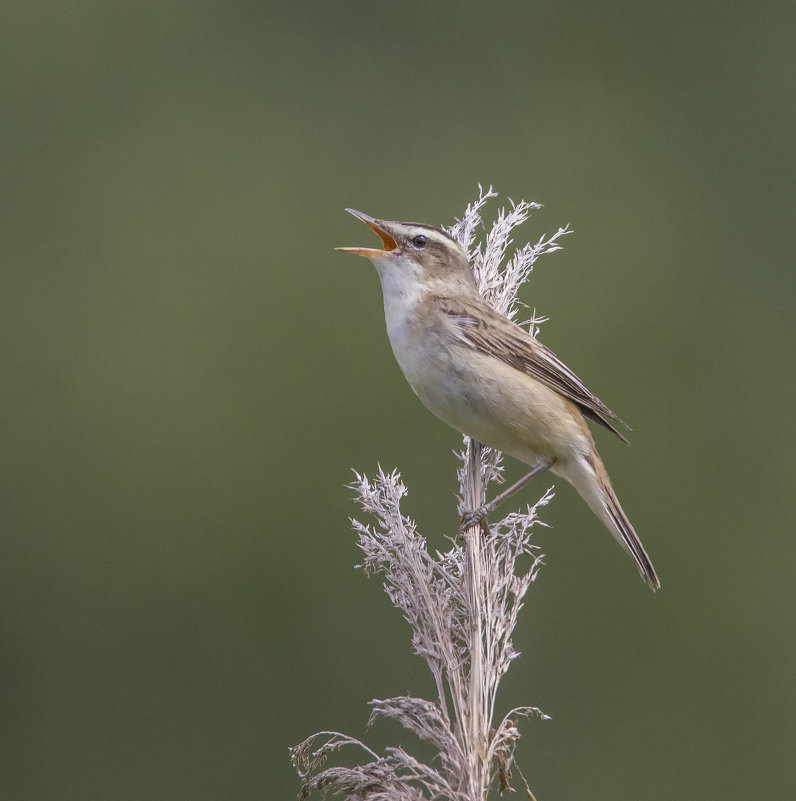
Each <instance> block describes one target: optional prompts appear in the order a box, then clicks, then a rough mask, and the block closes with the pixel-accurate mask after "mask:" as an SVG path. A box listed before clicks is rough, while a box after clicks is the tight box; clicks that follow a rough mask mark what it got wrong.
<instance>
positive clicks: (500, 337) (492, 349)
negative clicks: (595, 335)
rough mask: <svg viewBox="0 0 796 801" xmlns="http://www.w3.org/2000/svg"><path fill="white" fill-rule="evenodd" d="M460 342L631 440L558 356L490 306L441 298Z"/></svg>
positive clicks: (617, 418) (623, 438)
mask: <svg viewBox="0 0 796 801" xmlns="http://www.w3.org/2000/svg"><path fill="white" fill-rule="evenodd" d="M437 304H438V306H439V308H440V309H441V310H442V311H443V312H444V313H445V314H446V315H448V318H449V319H450V321H451V322H452V323H453V325H454V330H455V333H456V336H457V337H458V339H459V341H460V342H462V343H463V344H466V345H468V346H469V347H472V348H476V349H477V350H479V351H481V352H482V353H486V354H488V355H490V356H493V357H494V358H496V359H500V360H501V361H503V362H505V363H506V364H508V365H510V366H511V367H513V368H515V369H516V370H519V371H520V372H523V373H525V374H526V375H528V376H530V377H531V378H535V379H536V380H537V381H539V382H541V383H542V384H544V385H545V386H547V387H549V388H550V389H552V390H553V391H554V392H558V393H559V394H560V395H563V396H564V397H565V398H568V399H569V400H571V401H572V402H573V403H574V404H575V405H576V406H577V407H578V408H579V409H580V411H581V412H582V413H583V414H584V415H585V416H586V417H589V418H591V419H592V420H595V421H596V422H598V423H600V425H603V426H605V428H607V429H608V430H609V431H612V432H613V433H614V434H616V436H617V437H619V439H621V440H622V441H623V442H627V438H626V437H625V436H624V435H623V434H622V433H621V432H620V431H618V430H617V429H616V427H615V426H614V425H613V424H612V422H611V421H614V422H616V423H619V424H620V425H623V426H624V427H625V428H628V429H629V428H630V427H629V426H628V425H627V423H625V422H624V420H622V419H621V418H620V417H619V416H618V415H616V414H614V412H612V411H611V410H610V409H609V408H608V407H607V406H606V405H605V404H604V403H603V402H602V401H601V400H600V399H599V398H598V397H597V396H596V395H594V393H592V392H591V391H590V390H589V389H588V388H587V387H586V385H585V384H584V383H583V382H582V381H581V380H580V379H579V378H578V377H577V376H576V375H575V373H573V372H572V370H570V369H569V367H567V366H566V365H565V364H564V362H562V361H561V359H559V358H558V356H556V355H555V353H553V351H551V350H550V349H549V348H547V347H545V345H543V344H542V343H541V342H539V341H538V340H537V339H535V338H534V337H532V336H531V335H530V334H529V333H528V332H527V331H523V329H522V328H520V327H519V326H518V325H516V324H515V323H513V322H511V320H508V319H507V318H505V317H503V316H502V315H501V314H498V312H496V311H495V310H494V309H493V308H492V307H491V306H489V305H487V304H486V303H482V302H478V301H472V300H464V299H460V298H456V299H452V298H442V297H440V298H438V299H437Z"/></svg>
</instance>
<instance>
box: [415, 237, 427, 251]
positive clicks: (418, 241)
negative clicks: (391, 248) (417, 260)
mask: <svg viewBox="0 0 796 801" xmlns="http://www.w3.org/2000/svg"><path fill="white" fill-rule="evenodd" d="M427 242H428V237H426V236H423V234H418V235H417V236H416V237H414V238H413V239H412V244H413V245H414V246H415V247H417V248H424V247H425V246H426V243H427Z"/></svg>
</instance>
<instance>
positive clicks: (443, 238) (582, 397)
mask: <svg viewBox="0 0 796 801" xmlns="http://www.w3.org/2000/svg"><path fill="white" fill-rule="evenodd" d="M346 211H347V212H349V213H350V214H353V215H354V216H355V217H357V218H358V219H360V220H361V221H362V222H364V223H365V224H366V225H368V226H369V227H370V228H371V229H372V230H373V231H374V232H375V233H376V234H378V236H379V237H380V239H381V242H382V247H381V248H369V247H342V248H336V249H337V250H341V251H344V252H347V253H353V254H356V255H358V256H364V257H365V258H367V259H369V260H370V261H371V262H372V263H373V265H374V267H375V268H376V272H377V273H378V276H379V279H380V281H381V287H382V294H383V299H384V316H385V321H386V326H387V336H388V338H389V340H390V344H391V346H392V350H393V353H394V355H395V359H396V361H397V362H398V365H399V367H400V368H401V371H402V372H403V374H404V376H405V377H406V380H407V381H408V383H409V386H410V387H411V388H412V390H413V391H414V393H415V394H416V395H417V397H418V398H419V399H420V401H421V402H422V403H423V405H424V406H426V408H427V409H428V410H429V411H431V412H432V413H433V414H434V415H436V417H438V418H439V419H440V420H442V421H443V422H444V423H447V424H448V425H449V426H451V427H452V428H454V429H456V430H457V431H460V432H461V433H463V434H466V435H467V436H469V437H471V438H472V439H475V440H477V441H479V442H481V443H483V444H484V445H487V446H489V447H491V448H496V449H498V450H500V451H502V452H503V453H506V454H509V455H510V456H512V457H513V458H515V459H517V460H519V461H521V462H524V463H525V464H527V465H529V466H530V467H531V468H532V469H531V471H530V473H528V475H527V476H525V477H524V478H523V479H521V480H520V481H519V482H517V483H516V484H515V485H514V486H513V487H511V488H509V490H507V491H505V492H504V493H501V495H500V496H498V498H497V499H495V501H497V502H500V501H502V500H504V499H505V497H506V496H507V495H508V494H510V493H511V492H513V491H515V490H516V489H519V487H520V486H522V485H524V483H526V482H527V480H529V479H530V478H531V477H532V476H534V475H537V474H539V473H541V472H543V471H545V470H550V471H551V472H552V473H554V474H555V475H557V476H560V477H561V478H563V479H565V480H566V481H567V482H569V484H571V485H572V486H573V487H574V488H575V490H576V491H577V493H578V494H579V495H580V497H581V498H582V499H583V500H584V501H585V502H586V504H587V505H588V506H589V508H590V509H591V511H592V512H593V513H594V514H595V515H596V516H597V517H598V518H599V519H600V520H601V521H602V523H603V524H604V525H605V527H606V528H607V529H608V530H609V531H610V532H611V534H612V535H613V536H614V538H615V539H616V541H617V542H618V543H619V544H620V545H621V546H622V548H624V550H625V551H626V552H627V553H628V554H629V555H630V557H631V558H632V559H633V560H634V562H635V564H636V567H637V568H638V572H639V574H640V575H641V577H642V578H643V579H644V581H645V582H646V583H647V585H648V586H649V587H650V589H652V590H653V591H655V590H657V589H659V588H660V580H659V579H658V575H657V573H656V572H655V568H654V567H653V564H652V561H651V560H650V558H649V556H648V555H647V552H646V551H645V550H644V546H643V545H642V543H641V540H640V539H639V537H638V535H637V534H636V532H635V530H634V528H633V526H632V524H631V523H630V520H629V519H628V517H627V515H626V514H625V512H624V511H623V509H622V507H621V505H620V503H619V500H618V498H617V496H616V493H615V492H614V489H613V487H612V485H611V480H610V478H609V477H608V472H607V471H606V469H605V466H604V464H603V461H602V459H601V458H600V455H599V454H598V452H597V448H596V446H595V444H594V439H593V438H592V435H591V432H590V430H589V427H588V425H587V423H586V419H585V418H589V419H590V420H592V421H594V422H596V423H598V424H600V425H601V426H603V427H604V428H606V429H608V430H609V431H611V432H612V433H613V434H615V435H616V436H618V437H619V438H620V439H621V440H623V441H625V442H627V439H626V438H625V436H624V435H623V434H622V433H621V431H620V430H619V429H618V426H619V425H622V426H626V424H625V423H624V422H623V421H622V420H621V419H620V418H619V417H618V416H617V415H616V414H614V412H612V411H611V410H610V409H609V408H608V407H607V406H606V405H605V404H604V403H603V402H602V401H601V400H599V398H597V397H596V396H595V395H594V394H593V393H592V392H591V391H590V390H589V389H587V387H586V386H585V384H584V383H583V381H581V380H580V379H579V378H578V377H577V376H576V375H575V373H573V372H572V370H570V369H569V368H568V367H567V366H566V365H565V364H564V363H563V362H562V361H561V360H560V359H559V358H558V357H557V356H556V355H555V354H554V353H553V352H552V351H551V350H550V349H549V348H547V347H546V346H545V345H544V344H542V343H541V342H540V341H539V340H538V339H537V338H536V337H534V336H532V335H531V334H530V333H529V332H528V331H526V330H525V329H523V328H521V327H520V326H519V325H517V324H516V323H514V322H513V321H511V320H509V319H508V318H507V317H505V316H504V315H502V314H500V313H499V312H498V311H497V310H495V309H494V308H492V306H490V305H489V304H488V303H487V302H486V301H485V300H484V298H483V297H482V296H481V294H480V293H479V291H478V288H477V285H476V282H475V278H474V275H473V271H472V268H471V267H470V263H469V261H468V258H467V255H466V254H465V252H464V250H462V248H461V247H460V245H459V244H458V243H457V242H456V240H455V239H453V237H451V236H450V235H448V234H447V233H446V232H445V231H443V230H441V229H440V228H436V227H434V226H431V225H426V224H423V223H416V222H397V221H391V220H382V219H378V218H375V217H371V216H369V215H367V214H364V213H363V212H360V211H356V210H355V209H346ZM495 501H493V502H492V503H491V504H487V506H486V507H482V508H481V510H474V513H475V514H476V515H479V514H480V515H481V516H482V517H485V515H486V513H487V512H488V511H491V510H492V509H494V508H495V506H496V503H495Z"/></svg>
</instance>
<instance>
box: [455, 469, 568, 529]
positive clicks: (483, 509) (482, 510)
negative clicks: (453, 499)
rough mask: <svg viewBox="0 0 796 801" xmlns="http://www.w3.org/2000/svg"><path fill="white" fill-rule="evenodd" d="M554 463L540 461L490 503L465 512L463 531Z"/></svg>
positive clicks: (478, 521) (483, 517) (462, 520)
mask: <svg viewBox="0 0 796 801" xmlns="http://www.w3.org/2000/svg"><path fill="white" fill-rule="evenodd" d="M552 465H553V462H552V461H550V462H539V463H538V464H536V465H534V467H533V469H532V470H530V471H529V472H528V473H526V474H525V475H524V476H523V477H522V478H521V479H519V481H515V482H514V483H513V484H512V485H511V486H510V487H508V488H507V489H504V490H503V492H501V493H499V494H498V495H496V496H495V497H494V498H492V500H491V501H489V503H486V504H484V505H483V506H479V507H478V508H477V509H473V510H472V511H470V512H465V513H464V514H463V515H462V519H461V525H462V531H464V530H465V529H468V528H470V526H474V525H475V524H476V523H484V522H485V521H486V517H487V515H489V514H490V513H492V512H494V511H495V509H497V508H498V506H500V504H501V503H503V502H504V501H507V500H508V499H509V498H510V497H511V496H512V495H514V494H515V493H517V492H519V491H520V490H521V489H522V488H523V487H524V486H525V485H526V484H528V483H529V482H530V480H531V479H532V478H533V477H534V476H538V475H539V473H544V471H545V470H549V469H550V468H551V467H552Z"/></svg>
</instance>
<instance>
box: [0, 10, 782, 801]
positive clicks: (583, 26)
mask: <svg viewBox="0 0 796 801" xmlns="http://www.w3.org/2000/svg"><path fill="white" fill-rule="evenodd" d="M2 16H3V26H2V28H3V33H2V36H3V39H4V41H3V46H2V61H3V63H2V70H1V71H0V82H2V87H3V90H2V98H3V99H2V118H3V122H4V125H3V129H4V133H3V136H2V145H1V146H2V148H3V151H4V158H3V167H2V170H3V177H2V202H3V221H4V225H3V228H4V232H3V267H2V280H3V289H2V305H3V309H2V317H1V319H0V325H1V326H2V341H3V348H2V359H3V364H2V372H1V373H0V374H1V375H2V388H3V392H2V399H3V413H2V428H1V429H0V430H2V453H3V459H2V465H3V468H2V472H3V479H2V499H0V515H1V516H2V522H1V526H2V528H1V529H0V543H1V544H2V559H0V610H1V611H0V621H1V625H2V631H1V633H0V648H1V649H2V661H1V662H0V666H1V668H0V670H1V673H0V694H1V697H2V708H1V709H0V721H2V722H1V723H0V731H1V732H2V749H0V788H2V795H3V797H4V798H9V799H12V798H13V799H19V801H23V800H24V801H27V800H28V799H37V800H38V799H75V800H77V799H80V800H81V801H82V800H84V799H103V800H104V799H113V800H114V801H116V799H130V800H133V799H144V798H146V799H153V800H154V799H170V800H171V799H192V800H194V799H196V800H203V799H220V798H223V799H258V798H260V799H262V798H266V799H271V798H274V799H277V798H279V799H286V798H291V797H293V795H294V794H295V792H296V790H297V782H296V779H295V776H294V774H293V772H292V769H291V767H290V764H289V761H288V755H287V748H288V746H289V745H291V744H294V743H296V742H298V741H299V740H301V739H303V738H304V737H305V736H306V735H308V734H310V733H311V732H313V731H316V730H318V729H324V728H336V729H340V730H343V731H347V732H350V733H352V734H355V735H359V736H362V735H363V734H365V731H364V726H365V721H366V719H367V715H368V708H367V706H366V702H367V701H368V700H369V699H371V698H373V697H385V696H387V695H390V694H396V693H403V692H411V693H414V694H419V695H422V694H428V693H430V692H431V682H430V680H429V678H428V676H427V675H426V670H425V667H424V665H423V664H422V662H421V661H420V660H419V659H418V658H417V657H415V656H413V655H412V654H411V653H410V649H409V647H408V639H409V638H408V631H407V628H406V625H405V624H404V623H403V621H402V620H401V618H400V615H399V614H398V613H397V612H396V611H395V610H393V609H391V608H390V606H389V604H388V602H387V599H386V597H385V596H384V595H383V593H382V592H381V589H380V587H379V582H378V581H368V580H367V579H366V578H365V577H364V576H363V575H362V574H361V573H360V572H358V571H355V570H354V567H353V565H354V564H355V563H356V562H357V561H358V558H359V553H358V551H357V549H356V547H355V545H354V541H355V539H354V536H353V534H352V532H351V531H350V527H349V525H348V522H347V517H348V516H349V515H352V514H355V513H356V510H355V507H354V505H353V503H352V500H351V494H350V492H349V491H348V490H346V489H345V488H344V485H345V484H346V483H347V482H348V481H349V480H350V478H351V473H350V469H351V468H352V467H355V468H357V469H361V470H365V471H371V472H372V471H373V470H374V469H375V467H376V465H377V463H381V464H382V465H384V466H385V467H389V468H391V467H393V466H397V467H399V468H400V469H401V471H402V473H403V475H404V477H405V480H406V481H407V483H408V485H409V487H410V493H411V494H410V497H409V499H408V504H407V509H408V510H409V511H410V512H411V513H412V514H414V515H416V516H417V518H418V520H419V521H420V524H421V528H422V530H423V531H424V532H425V533H426V534H427V536H428V537H429V538H430V539H431V541H432V543H433V544H435V545H441V544H443V543H444V540H443V539H442V535H443V534H444V533H450V532H451V531H452V530H453V528H454V526H455V523H456V517H455V502H454V499H453V494H452V493H453V491H454V489H455V475H454V470H455V466H456V463H455V460H454V457H453V456H452V450H453V449H454V448H456V447H457V446H458V442H459V438H458V437H457V435H456V434H455V433H453V432H452V431H450V430H448V429H446V428H445V427H444V426H443V425H442V424H441V423H438V422H437V421H436V420H435V419H434V418H432V417H431V416H430V415H429V414H428V413H427V412H426V411H425V410H424V409H423V408H422V407H421V405H420V404H419V402H417V401H416V399H415V398H414V396H413V395H412V394H411V392H410V390H409V389H408V388H407V386H406V385H405V383H404V380H403V378H402V376H401V375H400V373H399V370H398V368H397V367H396V365H395V363H394V361H393V358H392V355H391V353H390V351H389V345H388V343H387V339H386V335H385V333H384V323H383V317H382V310H381V295H380V289H379V286H378V281H377V278H376V275H375V272H374V271H373V270H372V268H371V267H370V265H369V264H368V263H367V262H365V261H363V260H357V259H354V258H352V257H349V256H345V255H343V254H339V253H334V252H333V251H332V247H333V246H335V245H358V244H372V242H373V241H374V240H375V238H374V237H373V236H372V234H370V233H369V232H368V231H367V230H366V229H365V228H364V227H363V226H361V224H359V223H358V222H356V221H355V220H354V219H352V218H350V217H348V216H347V215H346V214H345V213H344V211H343V208H344V207H345V206H354V207H356V208H360V209H363V210H364V211H367V212H369V213H372V214H375V215H378V216H384V217H387V218H392V219H416V220H422V221H426V222H431V223H438V224H439V223H445V224H450V223H452V222H453V220H454V217H456V216H460V215H461V213H462V212H463V210H464V207H465V205H466V203H467V202H468V201H469V200H472V199H474V197H475V196H476V194H477V183H478V182H479V181H480V182H483V183H484V184H485V185H488V184H490V183H491V184H494V186H495V187H496V188H497V189H498V190H499V191H500V192H501V198H502V200H501V201H500V202H505V199H506V198H507V197H514V198H520V197H523V198H526V199H528V200H536V201H540V202H542V203H544V204H545V208H544V209H543V210H542V211H540V212H539V213H538V214H536V216H535V217H534V219H533V220H532V221H531V222H530V223H528V224H527V225H526V226H525V229H523V230H521V231H520V232H519V233H518V239H519V242H520V243H522V242H524V241H526V240H528V239H534V240H535V239H537V238H538V237H539V236H540V235H541V234H543V233H545V232H548V233H549V232H552V231H553V230H555V229H556V228H557V227H558V226H559V225H562V224H565V223H567V222H569V223H571V224H572V226H573V228H574V229H575V234H574V235H573V236H570V237H568V238H567V239H566V240H565V246H566V249H565V250H564V251H563V253H560V254H556V255H554V256H549V257H546V258H544V259H543V260H542V261H541V262H540V263H539V265H538V267H537V271H536V272H535V274H534V276H533V278H532V281H531V283H530V285H529V286H527V287H526V289H525V291H524V294H523V299H524V300H525V301H526V302H527V303H528V304H529V305H531V306H536V308H537V309H538V310H539V312H540V313H544V314H547V315H549V316H550V317H551V321H550V322H549V323H547V324H546V325H545V326H544V327H543V330H542V339H543V340H544V341H545V342H546V343H547V344H548V345H550V346H551V347H552V348H553V349H554V350H555V351H556V352H558V353H559V355H561V356H562V358H564V359H565V361H567V362H568V363H569V364H570V365H571V366H572V367H573V368H574V369H575V370H576V371H577V372H578V373H580V374H581V376H582V377H583V378H584V380H585V381H586V382H587V383H588V384H589V386H590V387H592V388H593V389H594V390H595V391H596V392H597V393H598V394H599V395H600V397H601V398H602V399H603V400H604V401H606V402H607V403H608V404H609V405H610V406H611V407H612V408H614V409H615V410H616V411H617V412H618V413H620V414H621V415H622V416H623V417H624V418H626V419H627V420H628V421H629V422H630V423H631V424H632V425H633V428H634V432H633V437H632V439H633V445H632V448H630V449H628V448H625V447H623V446H622V445H621V444H620V443H619V442H617V441H614V440H612V439H611V438H610V437H608V436H603V435H602V433H601V432H597V433H596V436H597V438H598V444H599V446H600V448H601V451H602V454H603V457H604V459H605V461H606V463H607V464H608V467H609V469H610V471H611V474H612V476H613V479H614V483H615V486H616V487H617V489H618V492H619V495H620V497H621V498H622V499H623V503H624V505H625V508H626V509H627V511H628V513H629V514H630V516H631V518H632V519H633V520H634V522H635V525H636V527H637V529H638V531H639V532H640V534H641V536H642V538H643V540H644V542H645V544H646V545H647V547H648V549H649V551H650V553H651V554H652V556H653V557H654V559H655V563H656V566H657V567H658V570H659V572H660V574H661V577H662V581H663V589H662V591H661V592H660V593H659V594H658V595H657V596H653V595H652V594H651V593H650V592H649V591H648V590H647V589H646V588H645V587H644V585H643V584H642V583H641V581H639V579H638V577H637V575H636V573H635V570H634V568H633V566H632V564H631V562H630V561H629V560H628V559H627V558H626V557H625V556H624V555H623V554H622V552H621V551H620V550H619V549H618V548H617V547H616V545H615V544H614V543H613V541H612V540H611V538H610V537H609V536H608V535H607V534H606V532H605V531H604V530H603V529H602V528H601V526H600V525H599V523H597V521H596V520H595V519H593V518H592V517H591V516H590V514H589V512H588V510H587V509H586V507H585V505H584V504H582V502H580V501H579V500H578V499H577V497H576V496H575V495H574V493H573V492H572V491H571V490H570V489H569V488H568V487H566V486H561V487H560V488H559V489H560V491H559V493H558V497H557V498H556V500H555V502H554V503H553V505H552V506H551V507H549V508H548V509H547V510H546V513H545V517H546V519H547V521H548V522H549V523H551V524H552V526H553V528H551V529H545V530H541V531H540V532H539V534H538V541H539V543H540V544H541V545H542V546H543V549H544V551H545V553H546V554H547V563H548V566H547V567H546V568H545V569H544V571H543V572H542V574H541V576H540V578H539V580H538V581H537V583H536V584H535V585H534V586H533V588H532V591H531V593H530V595H529V597H528V602H527V604H526V609H525V610H524V613H523V617H522V619H521V623H520V627H519V630H518V633H517V646H518V647H519V649H520V650H521V651H522V652H523V655H522V658H521V659H520V660H519V661H518V662H516V663H515V665H514V667H513V668H512V670H511V672H510V673H509V675H508V676H507V678H506V680H505V683H504V689H503V694H502V698H501V702H502V709H503V710H504V711H505V709H508V708H509V707H510V706H514V705H516V704H520V703H532V704H537V705H539V706H540V707H542V709H544V710H545V711H546V712H547V713H548V714H550V715H551V716H552V717H553V720H552V721H551V722H549V723H531V724H528V726H527V728H526V736H525V737H524V739H523V741H522V743H521V745H520V751H519V764H520V766H521V768H522V770H523V772H524V773H525V774H526V776H527V777H528V779H529V781H530V783H531V786H532V787H533V789H534V791H535V793H536V795H537V797H538V798H539V799H540V801H555V799H574V798H590V799H620V798H622V799H624V798H627V799H640V798H643V799H671V798H685V799H697V798H698V799H742V798H743V799H746V798H765V799H790V798H793V793H794V778H796V777H795V776H794V766H793V754H794V751H796V733H795V732H794V725H795V724H794V721H796V708H795V707H794V691H793V678H794V673H795V672H796V648H795V647H794V637H793V611H794V592H793V589H792V587H793V572H794V567H795V566H796V541H795V540H794V536H793V535H794V524H795V523H796V513H795V512H794V478H796V476H795V475H794V473H796V470H795V469H794V468H795V464H794V447H793V446H794V433H795V432H794V423H793V396H794V391H795V390H796V379H795V377H794V369H793V365H794V357H793V347H794V333H795V332H794V324H793V302H794V279H793V266H794V265H793V252H794V244H795V242H794V239H796V237H795V235H794V232H795V227H794V222H793V216H794V187H795V186H796V176H794V170H793V145H794V141H796V124H795V123H796V103H794V97H795V96H796V95H795V94H794V93H795V92H796V58H794V54H793V41H794V33H796V24H794V23H795V22H796V15H795V14H794V7H793V5H792V4H789V3H784V2H774V1H773V0H764V1H763V2H754V3H751V2H746V3H744V2H730V3H726V2H697V3H695V2H693V0H689V2H685V0H675V2H674V3H667V4H663V5H661V4H653V3H632V2H613V3H607V4H604V3H599V4H598V3H593V4H589V3H580V2H575V1H574V0H570V2H506V3H500V4H491V3H484V2H481V3H470V2H461V3H453V2H435V3H420V2H415V3H409V2H405V3H392V4H387V3H384V4H380V3H364V2H337V3H288V2H283V3H276V2H244V1H241V2H234V1H233V2H226V3H221V2H193V3H188V2H176V1H175V0H165V1H164V0H157V2H154V1H153V0H145V1H144V2H139V3H135V4H133V3H127V4H124V3H102V2H98V1H97V0H83V1H82V2H79V1H76V2H66V3H65V2H59V3H42V2H27V3H21V2H12V3H7V4H5V6H4V10H3V13H2ZM497 207H498V203H496V202H494V201H493V202H492V204H491V206H490V207H489V210H488V212H487V214H492V213H494V211H495V209H496V208H497ZM517 472H518V468H517V466H516V465H513V466H512V474H516V473H517ZM548 483H549V482H548V481H546V480H542V481H541V482H540V484H539V485H537V487H536V488H534V489H532V490H529V491H528V493H527V495H526V496H524V497H525V499H527V500H531V499H533V498H534V497H536V496H537V495H538V494H539V493H541V491H542V489H543V488H544V487H546V486H547V484H548ZM367 736H368V737H369V738H370V739H371V740H372V742H373V743H375V744H376V745H377V746H382V745H384V744H386V743H394V742H398V741H400V742H402V743H403V744H404V745H406V746H407V747H410V748H412V747H414V743H413V741H412V738H411V737H410V736H409V735H408V734H406V733H404V732H403V731H400V730H398V729H396V728H393V727H392V726H391V725H390V724H388V723H380V724H378V725H376V726H375V727H374V728H373V729H372V730H371V731H370V732H369V733H368V734H367Z"/></svg>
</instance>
